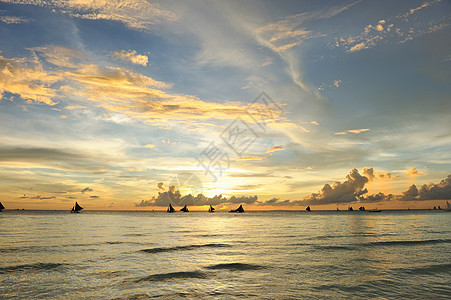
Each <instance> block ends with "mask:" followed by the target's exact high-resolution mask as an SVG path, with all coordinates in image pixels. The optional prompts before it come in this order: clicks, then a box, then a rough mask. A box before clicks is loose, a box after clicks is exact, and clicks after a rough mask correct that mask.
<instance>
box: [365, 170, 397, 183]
mask: <svg viewBox="0 0 451 300" xmlns="http://www.w3.org/2000/svg"><path fill="white" fill-rule="evenodd" d="M362 174H363V175H365V176H366V177H368V179H369V180H370V181H372V180H374V179H393V178H396V177H398V176H394V175H392V174H391V173H388V172H384V171H379V172H378V173H377V172H375V171H374V169H373V168H367V167H364V168H363V170H362Z"/></svg>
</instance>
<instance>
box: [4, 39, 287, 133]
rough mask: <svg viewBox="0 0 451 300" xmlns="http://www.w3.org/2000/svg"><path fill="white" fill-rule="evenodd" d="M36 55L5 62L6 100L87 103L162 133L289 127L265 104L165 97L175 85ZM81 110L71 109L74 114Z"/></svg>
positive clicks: (69, 57) (44, 52) (72, 56)
mask: <svg viewBox="0 0 451 300" xmlns="http://www.w3.org/2000/svg"><path fill="white" fill-rule="evenodd" d="M31 50H32V51H33V53H34V54H35V55H34V56H33V57H32V58H31V59H25V58H24V59H6V58H3V57H2V56H0V94H2V93H4V92H10V93H14V94H18V95H20V96H21V97H22V98H23V99H26V100H27V99H28V100H29V101H32V102H42V103H46V104H48V105H55V104H56V103H57V102H56V100H54V99H56V98H60V99H62V100H67V99H71V98H73V97H78V98H84V99H85V100H89V101H91V102H92V103H94V104H95V105H96V106H98V107H101V108H103V109H106V110H108V111H109V112H114V113H118V114H122V115H126V116H128V117H130V118H133V119H139V120H142V121H143V122H144V123H146V124H148V125H154V126H162V127H167V126H172V125H173V123H175V122H179V124H184V125H186V126H204V125H205V122H202V121H203V120H211V119H215V120H232V119H236V118H237V117H241V118H242V119H243V120H245V121H247V122H249V123H255V120H254V119H253V118H252V117H250V116H252V115H258V116H259V117H261V118H264V119H265V120H266V121H267V123H268V125H270V124H272V123H275V122H277V124H282V125H283V124H284V123H286V121H285V119H284V118H283V117H282V114H283V112H282V111H281V110H279V109H277V108H275V107H272V106H267V105H265V104H264V103H253V104H252V105H249V104H246V103H241V102H230V101H223V102H222V103H215V102H209V101H205V100H201V99H199V98H198V97H195V96H191V95H184V94H171V93H169V92H167V91H165V89H169V88H171V87H172V85H171V84H168V83H165V82H162V81H158V80H155V79H153V78H151V77H148V76H145V75H143V74H140V73H137V72H134V71H132V70H129V69H126V68H120V67H106V66H98V65H94V64H84V63H82V62H80V61H79V59H80V57H84V56H89V53H84V52H80V51H78V50H74V49H70V48H65V47H58V46H47V47H39V48H33V49H31ZM39 57H42V58H43V59H44V61H45V62H48V63H51V64H52V65H53V67H52V66H47V68H48V69H47V70H45V69H44V67H43V66H42V63H41V62H40V60H39ZM75 106H76V105H73V106H72V107H71V105H68V107H70V108H74V107H75ZM171 123H172V125H171Z"/></svg>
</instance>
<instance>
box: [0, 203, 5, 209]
mask: <svg viewBox="0 0 451 300" xmlns="http://www.w3.org/2000/svg"><path fill="white" fill-rule="evenodd" d="M4 209H5V207H4V206H3V204H2V203H1V202H0V211H2V210H4Z"/></svg>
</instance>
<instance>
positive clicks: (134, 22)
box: [2, 0, 178, 30]
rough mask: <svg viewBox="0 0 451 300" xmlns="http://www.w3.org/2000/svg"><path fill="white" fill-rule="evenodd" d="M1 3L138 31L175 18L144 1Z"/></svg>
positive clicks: (26, 0)
mask: <svg viewBox="0 0 451 300" xmlns="http://www.w3.org/2000/svg"><path fill="white" fill-rule="evenodd" d="M2 2H7V3H13V4H28V5H36V6H43V7H48V8H49V9H50V10H52V11H57V12H59V13H63V14H68V15H70V16H72V17H76V18H81V19H89V20H108V21H115V22H120V23H122V24H124V25H125V26H127V27H128V28H131V29H138V30H142V29H150V27H151V25H153V24H156V23H161V22H174V21H176V20H177V19H178V18H177V16H176V15H175V14H174V13H173V12H170V11H167V10H164V9H161V8H160V6H159V4H157V3H150V2H148V1H146V0H98V1H85V0H70V1H58V0H49V1H35V0H2Z"/></svg>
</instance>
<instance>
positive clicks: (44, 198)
mask: <svg viewBox="0 0 451 300" xmlns="http://www.w3.org/2000/svg"><path fill="white" fill-rule="evenodd" d="M19 198H20V199H35V200H49V199H56V197H55V196H48V197H42V196H41V195H36V196H30V197H28V196H25V195H23V196H22V197H19Z"/></svg>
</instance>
